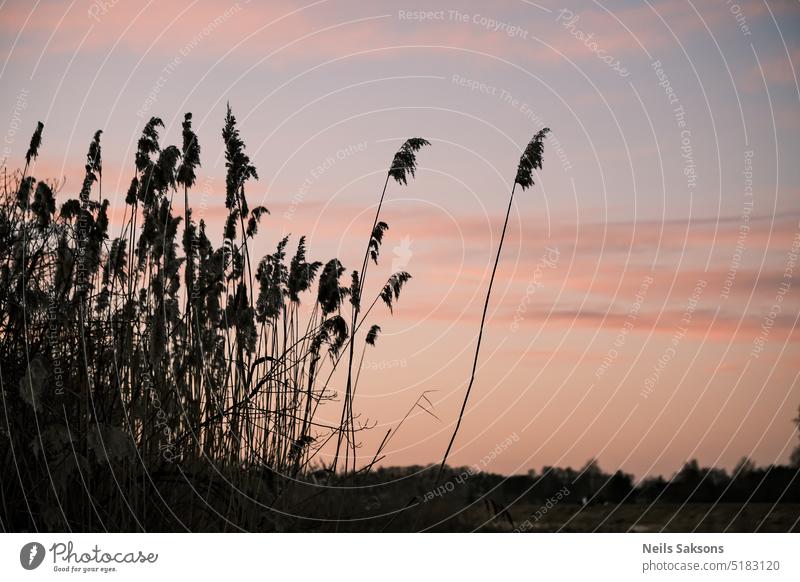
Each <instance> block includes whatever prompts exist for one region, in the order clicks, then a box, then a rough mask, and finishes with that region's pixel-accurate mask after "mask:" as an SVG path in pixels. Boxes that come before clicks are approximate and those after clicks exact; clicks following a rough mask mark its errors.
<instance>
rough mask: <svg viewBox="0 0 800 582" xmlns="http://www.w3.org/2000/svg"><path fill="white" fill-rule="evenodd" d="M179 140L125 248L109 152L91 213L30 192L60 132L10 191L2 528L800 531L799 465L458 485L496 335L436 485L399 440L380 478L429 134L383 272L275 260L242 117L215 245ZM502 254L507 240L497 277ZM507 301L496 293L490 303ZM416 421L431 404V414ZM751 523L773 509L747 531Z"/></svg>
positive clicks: (146, 140)
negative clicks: (389, 339) (396, 267)
mask: <svg viewBox="0 0 800 582" xmlns="http://www.w3.org/2000/svg"><path fill="white" fill-rule="evenodd" d="M162 127H163V124H162V122H161V120H160V119H158V118H155V117H154V118H152V119H151V120H150V121H149V122H148V123H147V124H146V125H145V127H144V130H143V132H142V135H141V138H140V139H139V142H138V147H137V152H136V156H135V160H134V164H133V166H132V168H131V176H132V178H131V182H130V187H129V189H128V191H127V196H126V198H125V204H124V217H123V220H122V227H121V229H120V232H118V233H112V232H110V228H109V201H108V200H106V199H104V198H103V183H102V182H103V164H102V155H101V132H99V131H98V132H97V133H96V134H95V135H94V138H93V139H92V141H91V143H90V145H89V148H88V153H87V156H86V165H85V177H84V180H83V182H82V184H81V187H80V189H79V192H78V193H77V197H67V198H66V199H65V200H57V198H59V197H60V195H59V189H60V186H61V185H60V184H57V183H54V182H52V181H48V180H37V179H36V178H34V177H33V176H32V175H30V173H31V170H32V168H33V167H34V162H35V160H36V159H37V157H38V156H39V150H40V148H41V145H42V139H43V130H44V127H43V125H42V124H39V125H38V127H37V128H36V131H35V132H34V134H33V138H32V139H31V143H30V147H29V149H28V151H27V154H26V156H25V159H24V165H23V164H21V165H22V168H21V169H20V170H18V171H16V172H10V171H5V170H4V171H3V176H2V180H3V181H2V185H1V187H2V198H1V199H0V389H1V391H0V396H1V397H2V398H1V399H0V408H1V409H2V410H0V527H1V528H2V530H3V531H395V530H397V531H417V530H445V531H454V530H455V531H472V530H499V531H512V530H516V531H533V530H539V529H559V528H560V527H562V526H563V527H564V528H565V529H579V530H593V529H608V528H621V529H626V528H627V527H640V526H641V527H645V525H642V524H651V521H652V520H650V517H652V516H653V515H662V513H663V515H664V517H663V518H661V517H660V518H658V519H659V520H661V521H660V522H659V523H660V524H661V525H658V524H656V525H652V524H651V525H647V527H655V528H656V529H658V528H660V527H668V528H669V527H686V528H689V529H691V528H693V527H695V525H691V526H690V525H689V524H690V522H688V521H684V520H683V518H681V519H677V518H675V519H670V517H669V516H670V515H672V513H671V512H670V511H666V512H665V513H664V508H665V507H677V508H678V509H677V510H676V512H677V514H680V515H682V516H683V515H685V514H687V512H688V513H689V514H691V515H692V516H695V517H697V516H700V518H701V519H700V521H698V522H696V523H697V524H700V525H698V526H697V527H704V526H703V524H705V523H712V522H713V523H717V522H718V523H721V524H722V523H725V522H726V520H727V519H728V518H727V517H725V518H720V519H719V520H717V521H714V520H716V519H717V517H719V512H720V511H722V510H723V509H722V508H725V509H724V511H725V512H728V513H730V512H731V509H730V508H732V507H739V508H744V509H746V511H744V512H743V513H740V514H736V513H735V512H734V514H732V515H735V516H736V519H735V520H734V522H735V523H736V524H737V525H735V526H731V527H735V528H739V529H743V530H748V531H752V530H756V529H768V528H769V527H772V526H773V525H774V524H775V523H776V522H775V521H774V520H775V519H776V516H778V517H779V518H780V519H779V520H778V522H777V523H778V525H777V526H775V527H776V528H777V529H781V528H782V529H783V531H786V530H788V529H796V527H797V524H796V515H797V505H794V504H796V503H798V502H800V495H799V494H798V482H797V480H796V479H795V477H796V476H797V472H796V470H795V469H790V468H788V467H768V468H764V469H756V468H755V467H752V466H751V465H748V464H743V465H742V466H741V467H740V469H741V470H738V471H737V472H735V473H734V475H733V476H729V475H727V474H725V473H723V472H721V471H717V470H706V469H700V468H698V467H697V466H696V464H694V465H693V464H689V465H687V466H686V467H685V468H684V469H683V470H682V471H681V472H680V473H679V474H678V475H677V476H676V478H675V479H673V480H671V481H670V482H665V481H663V480H649V481H645V482H643V483H641V484H639V486H638V487H634V486H633V481H632V479H631V477H630V476H628V475H624V474H622V473H615V474H613V475H605V474H603V473H602V472H601V471H600V470H599V469H598V468H597V467H596V465H589V466H587V467H586V468H584V470H581V471H571V470H569V469H567V470H561V469H547V470H545V471H543V473H542V475H540V476H536V475H530V476H520V477H517V476H514V477H510V478H503V477H501V476H499V475H492V474H485V473H480V472H473V471H471V470H469V469H452V468H450V467H448V466H447V465H446V464H445V461H446V459H447V453H448V452H449V450H450V447H451V446H452V444H453V442H454V441H455V439H456V436H457V432H458V427H459V426H460V420H461V417H462V416H463V415H464V414H465V411H466V407H467V402H468V398H469V393H470V390H471V389H472V386H473V383H474V380H475V370H476V368H477V361H478V353H479V349H480V336H479V339H478V344H477V346H476V351H475V359H474V363H473V368H472V377H471V380H470V383H469V388H468V390H467V392H466V394H465V396H464V401H463V406H462V408H461V412H460V416H459V419H458V423H457V424H456V428H455V430H454V432H453V435H452V437H451V439H450V443H449V445H448V448H447V451H446V452H445V455H444V459H443V460H442V462H441V464H440V466H439V468H438V469H437V468H436V467H429V468H426V469H424V470H423V469H422V468H409V469H381V468H378V465H379V463H381V462H382V461H384V456H383V452H384V449H385V446H386V444H387V443H388V442H389V441H390V440H391V437H392V436H393V433H394V431H396V430H398V428H400V427H399V426H398V427H397V428H395V429H393V430H392V431H389V432H388V433H387V434H386V436H385V437H384V440H383V443H382V444H381V446H380V447H379V448H378V450H377V451H374V456H370V458H371V459H372V460H371V461H369V462H364V461H363V459H364V453H363V451H361V452H360V451H359V448H360V440H359V434H360V433H361V432H362V431H364V430H368V428H369V427H368V426H365V425H364V424H362V423H361V422H360V420H359V416H358V414H357V412H356V411H357V408H356V406H355V404H354V403H355V402H356V396H357V394H358V392H359V375H358V370H359V369H360V364H359V361H360V360H362V359H363V357H364V353H365V351H366V350H368V349H375V346H376V343H377V342H378V340H379V334H380V331H381V328H380V326H379V325H378V324H377V323H375V315H376V314H377V313H378V312H379V311H380V310H381V309H383V310H385V311H384V314H386V315H388V314H390V313H391V311H392V309H394V308H395V307H396V304H397V302H398V300H399V298H400V295H401V292H402V290H403V288H404V286H405V285H406V284H407V283H409V281H410V280H411V275H410V274H409V273H406V272H398V273H394V274H393V275H391V277H389V279H388V280H387V281H380V282H377V285H376V286H373V285H368V284H366V280H367V274H368V270H369V267H370V264H371V263H372V264H377V263H378V261H379V259H380V251H381V246H382V243H383V240H384V236H385V235H386V232H387V230H388V228H389V226H388V224H387V223H386V222H384V221H383V220H382V218H383V217H382V214H381V211H382V206H383V201H384V198H385V196H386V194H387V190H388V189H389V186H392V187H401V186H403V185H405V184H407V182H408V180H410V179H413V178H414V177H415V171H416V155H417V153H418V152H419V151H420V150H421V149H422V148H424V147H426V146H428V145H429V144H428V142H427V141H426V140H424V139H422V138H411V139H409V140H407V141H406V142H405V143H404V144H402V145H401V147H400V149H399V150H398V151H397V152H396V153H395V155H394V157H393V158H392V160H391V163H390V165H389V168H388V171H387V173H386V177H385V182H384V184H383V186H382V190H381V192H380V196H379V197H378V203H377V206H376V212H375V217H374V221H373V224H372V227H371V229H370V230H369V232H367V233H366V236H365V241H364V242H365V250H364V256H363V260H360V261H359V262H360V264H359V265H357V266H358V267H359V268H358V269H355V270H351V271H347V270H346V268H345V266H344V265H343V264H342V263H341V262H340V261H339V259H337V258H328V259H327V261H326V262H321V261H316V260H312V259H310V258H309V257H307V253H306V240H305V238H304V237H299V238H297V239H294V240H290V239H289V238H288V237H287V238H284V239H282V240H281V241H279V243H278V245H277V248H276V249H275V251H274V252H272V253H271V254H268V255H267V256H264V257H262V258H259V257H257V256H255V254H254V248H255V246H256V245H255V243H254V241H255V239H256V237H257V235H258V232H259V227H260V224H261V221H262V219H264V217H265V216H266V215H267V214H268V210H267V209H266V208H264V207H262V206H251V205H250V203H249V201H248V198H247V196H246V190H247V189H248V188H249V187H251V186H252V183H253V182H254V181H255V180H257V179H258V173H257V170H256V168H255V167H254V166H253V164H252V163H251V161H250V159H249V157H248V155H247V154H246V150H245V144H244V142H243V140H242V138H241V136H240V130H239V128H238V127H237V122H236V118H235V117H234V115H233V113H232V112H231V110H230V108H228V111H227V114H226V117H225V120H224V126H223V129H222V137H223V139H224V141H225V149H226V153H225V159H226V168H227V176H226V195H225V207H226V209H227V211H228V214H227V218H226V220H225V222H224V226H223V229H222V230H223V232H222V233H219V236H218V238H215V237H214V236H212V235H211V233H209V232H208V231H207V225H206V224H205V223H204V221H202V220H200V221H199V222H198V221H196V220H195V218H194V217H193V215H192V211H191V199H192V188H193V187H194V185H195V181H196V173H195V172H196V170H197V168H198V167H199V164H200V145H199V143H198V139H197V136H196V135H195V134H194V133H193V131H192V118H191V114H187V115H186V116H185V119H184V123H183V139H182V144H181V146H180V147H178V146H167V147H162V145H161V144H160V142H159V130H160V128H162ZM546 134H547V130H546V129H543V130H541V131H539V132H538V133H537V134H536V135H535V136H534V138H533V139H532V140H531V142H530V143H529V144H528V147H527V148H526V149H525V151H524V152H523V154H522V157H521V159H520V162H519V165H518V168H517V174H516V177H515V181H514V189H512V191H511V198H510V200H509V203H508V211H507V213H506V224H507V222H508V214H509V212H510V209H511V205H512V201H513V196H514V190H515V189H516V186H517V185H519V186H520V187H521V188H522V189H523V190H525V189H526V188H528V187H530V186H532V185H533V179H532V171H533V170H534V169H540V168H541V160H542V149H543V139H544V137H545V135H546ZM174 203H175V204H177V205H181V206H183V210H182V211H181V212H176V211H175V208H174V206H173V204H174ZM117 210H118V211H119V209H117ZM214 241H218V244H215V242H214ZM501 248H502V238H501V246H500V248H498V253H497V258H496V260H495V270H496V268H497V262H498V261H499V258H500V250H501ZM492 281H493V277H492ZM490 293H491V283H490V285H489V289H488V291H487V294H486V306H488V303H489V295H490ZM486 306H485V307H484V318H483V319H482V321H481V331H482V330H483V325H484V323H485V314H486ZM363 390H364V388H362V391H363ZM417 404H418V405H419V406H420V407H422V408H423V409H424V408H425V404H426V399H425V395H424V394H422V395H421V396H420V400H419V401H418V403H417ZM322 406H330V407H336V408H335V410H336V411H337V412H336V415H335V416H336V417H337V418H338V422H336V423H333V424H330V423H326V422H323V421H322V420H320V416H321V415H320V414H319V409H320V407H322ZM326 417H327V418H330V417H331V415H330V414H329V415H326ZM322 451H325V454H324V455H323V454H321V452H322ZM357 453H358V454H357ZM323 459H324V460H323ZM684 502H687V504H686V505H685V506H683V505H680V504H683V503H684ZM717 502H719V503H720V504H721V505H715V503H717ZM676 504H677V505H676ZM754 504H770V505H769V509H768V510H766V509H765V510H764V511H761V512H760V513H758V515H759V516H761V517H759V521H758V522H756V521H755V518H753V519H752V520H750V521H747V519H750V518H746V520H745V522H742V521H741V519H745V518H741V516H742V515H744V516H747V515H750V513H748V512H751V510H752V508H754V507H756V505H754ZM759 507H760V505H759ZM764 507H767V506H766V505H764ZM759 511H760V510H759ZM728 513H726V515H728ZM706 514H708V516H709V517H708V518H706V517H703V516H704V515H706ZM557 516H558V517H557ZM647 516H650V517H647ZM695 517H693V518H692V519H695ZM740 518H741V519H740ZM619 520H622V522H620V521H619ZM708 520H711V521H708ZM737 520H739V521H737ZM620 523H623V525H620ZM691 523H695V522H691ZM558 524H561V525H558ZM624 524H627V526H625V525H624ZM675 524H684V525H679V526H676V525H675ZM720 527H721V526H720Z"/></svg>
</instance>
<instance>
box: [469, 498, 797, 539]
mask: <svg viewBox="0 0 800 582" xmlns="http://www.w3.org/2000/svg"><path fill="white" fill-rule="evenodd" d="M537 512H538V513H539V516H540V517H539V519H538V520H537V519H536V514H537ZM509 514H510V516H511V519H512V521H513V522H514V526H515V527H516V528H517V529H519V530H526V531H534V532H535V531H545V532H547V531H559V530H560V531H568V532H591V531H603V532H625V531H629V530H630V531H636V532H659V531H665V532H691V531H697V532H722V531H729V532H755V531H759V532H789V531H793V532H800V526H799V525H798V520H800V504H794V503H784V504H779V505H773V504H772V503H750V504H747V505H744V506H743V505H742V504H740V503H718V504H716V505H714V504H710V503H708V504H707V503H687V504H685V505H683V506H681V505H680V504H672V503H659V504H656V505H653V506H652V507H651V506H649V505H647V504H638V503H635V504H626V505H592V506H588V507H583V508H580V507H578V506H576V505H574V504H572V505H567V504H564V503H562V504H559V505H556V506H554V507H552V508H551V509H549V510H545V509H543V508H542V507H540V506H533V505H527V504H525V505H519V506H515V507H513V508H511V509H510V510H509ZM526 520H527V521H526ZM485 529H486V530H495V531H503V530H505V531H508V530H510V529H511V524H510V523H509V522H508V519H503V520H501V519H500V518H495V519H494V520H492V524H490V525H487V527H486V528H485Z"/></svg>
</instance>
